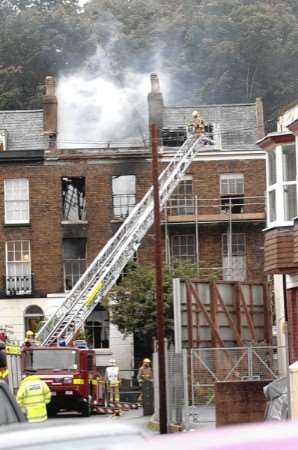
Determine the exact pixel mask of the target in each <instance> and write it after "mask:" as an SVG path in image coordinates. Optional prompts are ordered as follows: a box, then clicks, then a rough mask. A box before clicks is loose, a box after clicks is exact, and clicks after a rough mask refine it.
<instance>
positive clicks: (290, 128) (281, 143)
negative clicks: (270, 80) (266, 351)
mask: <svg viewBox="0 0 298 450" xmlns="http://www.w3.org/2000/svg"><path fill="white" fill-rule="evenodd" d="M258 144H259V146H260V147H261V148H262V149H264V150H265V151H266V153H267V205H268V211H267V227H266V230H265V244H264V249H265V252H264V258H265V261H264V264H265V271H266V272H267V273H271V274H273V275H274V284H275V305H276V307H275V309H276V322H277V325H278V328H277V329H278V338H279V342H280V344H281V345H285V334H284V326H283V325H284V322H285V320H286V321H288V336H289V357H290V362H295V361H297V359H298V340H297V336H298V253H297V249H298V247H297V245H298V240H297V148H298V102H294V103H293V104H291V105H289V106H287V107H286V108H284V109H283V110H282V111H281V112H280V116H279V118H278V122H277V131H276V132H273V133H269V134H267V135H266V136H265V137H264V138H263V139H261V140H260V141H259V142H258ZM285 297H286V302H285V300H284V298H285ZM285 304H286V307H285V308H284V305H285ZM285 364H286V361H285Z"/></svg>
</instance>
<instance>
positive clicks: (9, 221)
mask: <svg viewBox="0 0 298 450" xmlns="http://www.w3.org/2000/svg"><path fill="white" fill-rule="evenodd" d="M15 181H18V182H19V181H25V185H26V197H27V198H26V199H25V200H19V199H18V200H9V199H7V186H8V183H9V182H15ZM9 202H18V203H20V202H22V203H25V204H26V205H27V208H26V216H27V217H26V219H20V220H18V219H10V218H9V217H8V210H7V205H8V203H9ZM4 223H5V224H6V225H10V224H29V223H30V188H29V179H28V178H7V179H5V180H4Z"/></svg>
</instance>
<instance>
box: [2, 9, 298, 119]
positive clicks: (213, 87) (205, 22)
mask: <svg viewBox="0 0 298 450" xmlns="http://www.w3.org/2000/svg"><path fill="white" fill-rule="evenodd" d="M297 19H298V8H297V2H296V1H295V0H268V1H264V0H183V1H182V2H181V1H179V0H150V1H148V0H90V1H89V2H88V3H86V4H85V6H84V9H81V8H80V7H79V6H78V1H77V0H0V108H1V109H11V108H31V107H38V106H40V98H41V97H40V93H39V91H40V89H39V86H40V85H41V84H42V83H43V81H44V77H45V76H46V75H49V74H56V75H58V74H59V73H61V72H63V73H64V72H68V71H73V70H76V69H78V68H80V67H81V66H82V65H83V64H84V63H85V62H86V61H87V60H88V58H89V56H90V55H92V54H94V53H95V50H96V48H97V46H100V47H102V48H103V49H104V51H105V54H106V55H107V57H108V58H109V59H110V61H111V64H110V72H111V76H117V77H121V76H122V74H124V73H125V72H127V71H130V70H134V71H138V70H139V71H143V72H149V71H151V70H160V71H164V72H167V73H169V74H170V75H171V77H172V89H171V96H170V98H167V102H176V103H177V102H183V103H186V102H188V103H189V102H191V103H192V104H193V103H194V102H196V103H231V102H251V101H254V100H255V98H256V97H257V96H261V97H263V98H264V100H265V105H266V108H267V113H268V116H269V119H272V118H273V117H274V116H275V115H276V111H277V110H278V108H280V107H281V106H284V105H285V104H287V103H288V102H290V101H292V100H295V99H296V92H297V88H298V77H297V73H298V58H297V56H298V55H297V53H298V29H297ZM11 67H16V68H18V70H16V71H15V72H14V73H12V72H11Z"/></svg>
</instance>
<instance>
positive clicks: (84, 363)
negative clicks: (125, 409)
mask: <svg viewBox="0 0 298 450" xmlns="http://www.w3.org/2000/svg"><path fill="white" fill-rule="evenodd" d="M26 369H35V370H36V372H37V374H38V375H39V376H40V378H41V379H42V380H43V381H45V382H46V383H47V385H48V386H49V388H50V390H51V393H52V399H51V402H50V405H49V410H48V412H49V415H55V414H56V413H58V412H59V411H60V410H64V411H73V410H75V411H78V412H80V413H81V414H82V415H83V416H85V417H86V416H89V415H90V414H91V413H92V409H93V407H94V405H95V404H97V403H101V402H102V401H103V396H104V392H103V391H104V388H103V387H102V386H103V385H102V382H101V383H100V381H101V380H100V379H99V376H98V374H97V370H96V363H95V351H94V350H90V349H88V348H77V347H42V346H40V347H39V346H30V347H25V348H24V349H23V352H22V370H23V372H24V373H26ZM100 384H101V386H100ZM99 388H100V389H99Z"/></svg>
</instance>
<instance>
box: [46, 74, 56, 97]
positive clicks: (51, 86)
mask: <svg viewBox="0 0 298 450" xmlns="http://www.w3.org/2000/svg"><path fill="white" fill-rule="evenodd" d="M55 86H56V81H55V78H54V77H46V96H52V95H55Z"/></svg>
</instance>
